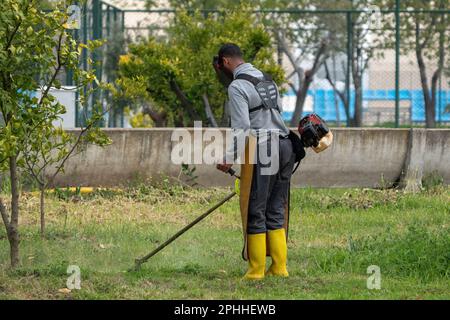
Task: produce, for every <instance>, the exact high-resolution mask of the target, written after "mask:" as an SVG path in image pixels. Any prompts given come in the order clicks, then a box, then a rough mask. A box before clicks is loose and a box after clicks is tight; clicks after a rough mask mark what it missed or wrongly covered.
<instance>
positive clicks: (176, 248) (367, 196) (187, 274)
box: [0, 184, 450, 299]
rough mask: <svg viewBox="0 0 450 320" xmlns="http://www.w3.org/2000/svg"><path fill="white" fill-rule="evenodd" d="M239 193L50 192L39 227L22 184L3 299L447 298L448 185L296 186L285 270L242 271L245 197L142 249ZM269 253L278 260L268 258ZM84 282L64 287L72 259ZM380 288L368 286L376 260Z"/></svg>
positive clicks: (0, 287) (0, 253)
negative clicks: (15, 263)
mask: <svg viewBox="0 0 450 320" xmlns="http://www.w3.org/2000/svg"><path fill="white" fill-rule="evenodd" d="M229 193H230V190H228V189H208V190H205V189H191V188H186V187H180V186H171V185H169V184H165V185H160V186H157V187H151V186H147V185H145V184H140V185H136V186H133V187H129V188H126V189H124V190H122V191H121V190H103V191H97V192H95V193H93V194H90V195H79V194H71V193H69V192H57V193H53V194H48V195H47V198H46V201H47V214H48V218H47V219H48V220H47V221H48V222H47V224H48V229H47V235H46V237H45V238H41V236H40V235H39V230H38V225H39V223H38V219H39V217H38V209H39V199H38V196H37V195H36V194H34V193H24V194H23V195H22V200H23V202H22V205H21V210H22V211H21V221H20V223H21V230H20V231H21V235H22V237H21V263H22V265H21V267H20V268H19V269H17V270H14V271H13V270H10V269H9V268H8V242H7V240H6V233H5V230H4V228H3V227H2V229H1V230H0V299H16V298H19V299H449V298H450V205H449V204H450V188H448V187H442V186H441V187H435V188H432V189H430V190H428V191H424V192H422V193H420V194H416V195H412V194H404V193H402V192H399V191H396V190H366V189H364V190H362V189H295V190H292V191H291V223H290V232H289V242H288V246H289V263H288V267H289V271H290V277H289V278H288V279H279V278H266V279H265V280H264V281H260V282H248V281H243V280H241V277H242V275H243V274H244V272H245V270H246V262H244V261H243V260H242V258H241V249H242V233H241V224H240V216H239V211H238V201H237V198H236V197H235V198H233V199H232V200H231V201H230V202H228V203H227V204H225V205H224V206H222V207H221V208H220V209H219V210H217V212H215V213H213V214H212V215H211V216H209V217H208V218H206V219H205V220H204V221H202V222H201V223H200V224H199V225H197V226H195V227H194V228H193V229H191V230H190V231H189V232H188V233H186V234H185V235H183V236H182V237H181V238H179V239H178V240H176V241H175V242H174V243H173V244H172V245H170V246H169V247H167V248H166V249H165V250H163V251H162V252H160V253H159V254H158V255H156V256H154V257H153V258H152V259H151V260H149V262H148V263H147V264H145V265H144V266H143V268H142V269H141V270H140V271H138V272H127V270H128V269H129V268H130V267H132V266H133V263H134V259H135V258H137V257H140V256H142V255H144V254H146V253H148V252H149V251H151V250H152V249H153V248H155V247H156V246H157V245H158V244H160V243H162V242H163V241H164V240H165V239H167V238H168V237H169V236H170V235H172V234H173V233H175V232H176V231H177V230H178V229H180V228H182V227H183V226H184V225H185V224H187V223H189V222H190V221H191V220H193V219H194V218H195V217H196V216H198V215H200V214H201V213H202V211H204V210H205V209H207V208H209V207H210V206H212V205H213V204H214V203H216V202H218V201H219V200H220V199H221V198H223V197H225V196H226V195H227V194H229ZM268 263H269V261H268ZM69 265H77V266H79V267H80V270H81V289H80V290H72V291H71V292H70V293H69V292H65V293H64V292H60V291H59V290H60V289H63V288H65V287H66V280H67V277H68V275H67V268H68V266H69ZM370 265H377V266H379V267H380V269H381V289H380V290H369V289H368V288H367V278H368V276H369V275H368V274H367V268H368V267H369V266H370Z"/></svg>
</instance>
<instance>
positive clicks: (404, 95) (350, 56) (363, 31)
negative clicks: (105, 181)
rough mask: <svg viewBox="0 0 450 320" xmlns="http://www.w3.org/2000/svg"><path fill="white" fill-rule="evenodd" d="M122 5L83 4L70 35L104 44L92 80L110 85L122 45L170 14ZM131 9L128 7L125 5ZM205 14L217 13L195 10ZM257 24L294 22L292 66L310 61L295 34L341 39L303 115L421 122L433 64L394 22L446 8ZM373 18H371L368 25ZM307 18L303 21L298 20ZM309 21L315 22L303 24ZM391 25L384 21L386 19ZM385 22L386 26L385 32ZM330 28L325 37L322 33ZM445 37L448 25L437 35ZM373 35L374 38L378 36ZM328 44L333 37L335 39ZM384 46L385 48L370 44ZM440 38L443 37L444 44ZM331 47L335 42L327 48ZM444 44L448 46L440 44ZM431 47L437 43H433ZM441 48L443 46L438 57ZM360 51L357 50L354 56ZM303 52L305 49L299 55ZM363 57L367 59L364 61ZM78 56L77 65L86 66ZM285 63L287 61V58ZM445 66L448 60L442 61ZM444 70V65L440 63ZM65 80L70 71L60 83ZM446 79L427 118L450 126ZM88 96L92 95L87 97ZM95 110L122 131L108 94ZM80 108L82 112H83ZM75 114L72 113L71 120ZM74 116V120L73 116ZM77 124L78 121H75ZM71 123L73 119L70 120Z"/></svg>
mask: <svg viewBox="0 0 450 320" xmlns="http://www.w3.org/2000/svg"><path fill="white" fill-rule="evenodd" d="M128 3H129V6H128V7H127V6H118V5H117V3H115V2H114V1H112V0H109V1H106V0H105V1H101V0H90V1H88V2H87V5H85V7H84V10H83V18H82V25H81V27H82V28H81V30H79V31H75V32H76V33H77V34H76V36H77V37H78V38H79V39H80V41H86V40H87V39H102V38H104V39H108V41H107V43H106V45H105V46H104V47H103V49H102V51H100V52H96V53H95V54H94V55H93V56H92V58H93V60H94V61H95V62H96V65H97V77H98V78H99V79H102V80H104V81H114V79H115V68H116V67H117V59H118V58H117V57H118V55H120V54H122V53H124V50H125V47H126V43H128V42H130V41H139V39H140V38H146V37H148V36H155V37H165V36H166V33H165V30H166V29H167V27H168V26H169V22H170V20H171V19H172V18H173V17H174V15H175V14H176V11H174V10H170V9H153V10H148V9H146V8H145V1H132V2H128ZM130 5H131V7H130ZM203 12H204V13H205V14H207V13H213V12H217V10H203ZM254 13H255V15H257V16H258V17H259V18H260V19H261V20H262V21H263V20H264V19H266V20H267V19H269V20H270V19H272V20H273V19H281V18H283V17H291V18H292V17H295V18H296V19H294V20H297V21H299V22H300V23H296V24H295V25H293V26H292V28H298V39H297V40H296V39H294V41H293V40H292V38H290V39H289V41H290V42H289V45H288V47H289V48H290V52H289V54H290V55H291V56H293V57H294V58H295V59H296V61H295V63H296V64H298V66H301V68H302V69H303V70H308V68H310V67H311V63H312V61H313V60H314V53H311V52H309V53H308V54H306V53H304V52H302V49H301V46H302V41H303V38H302V35H305V34H306V33H311V32H313V31H314V30H316V31H318V30H320V28H323V29H324V32H325V33H326V32H328V35H330V34H332V33H333V30H331V29H332V28H336V32H338V30H339V32H340V33H341V34H342V37H341V38H339V39H338V40H339V41H337V42H339V43H338V45H337V46H336V47H335V48H334V50H333V53H332V54H328V55H327V58H326V59H324V61H325V62H324V63H322V65H321V66H320V67H319V68H318V69H317V70H316V72H315V75H314V78H313V81H312V83H311V84H310V87H309V90H308V95H307V98H306V101H305V103H304V106H303V113H310V112H316V113H318V114H319V115H321V116H322V117H323V118H324V119H325V120H327V121H329V122H331V123H333V124H335V125H338V126H345V125H349V124H351V123H350V121H351V120H352V119H353V120H354V118H356V116H355V103H356V101H360V103H361V108H360V110H361V115H360V116H359V117H360V119H361V122H360V125H363V126H388V127H400V126H404V127H410V126H415V125H424V123H425V112H426V110H425V103H426V101H425V99H424V90H423V86H422V82H423V76H424V75H426V76H427V78H428V86H429V88H430V91H431V87H432V86H431V79H432V78H433V74H434V70H435V69H436V68H437V67H438V66H437V61H434V60H433V59H431V60H429V59H425V60H426V61H425V62H426V67H427V71H426V72H424V73H422V74H421V73H420V69H419V67H418V62H417V54H416V51H415V50H414V48H413V47H412V46H411V38H410V37H408V38H403V37H402V35H403V34H404V33H405V30H406V29H405V28H406V26H405V25H404V24H402V22H405V21H410V19H411V18H412V16H413V15H418V14H420V17H421V18H424V19H426V18H427V17H436V18H437V20H438V21H441V20H439V19H446V21H447V22H448V21H449V20H448V15H449V13H450V10H433V11H416V10H411V9H408V10H406V9H405V10H403V9H400V8H399V10H395V8H394V9H386V10H378V11H376V10H375V9H373V8H372V9H370V11H367V10H366V9H363V10H361V9H347V10H255V12H254ZM362 15H368V16H369V15H371V16H372V17H370V18H369V20H366V21H365V22H364V21H363V22H361V21H359V20H358V19H360V18H361V16H362ZM374 15H376V17H377V19H379V21H374V22H373V21H372V20H371V19H373V16H374ZM305 21H308V23H306V24H302V22H305ZM311 21H316V23H311ZM393 21H394V22H396V23H392V22H393ZM388 22H390V25H392V26H391V27H386V26H387V23H388ZM426 28H427V26H426V25H424V26H420V28H419V31H421V32H426V30H425V29H426ZM330 31H331V32H330ZM443 35H444V37H446V39H449V38H450V37H449V36H450V27H449V26H448V25H447V26H446V29H445V31H444V32H443ZM380 37H381V38H382V39H380ZM335 40H336V39H335ZM380 41H384V42H385V44H383V43H381V44H379V43H378V44H377V46H376V47H375V48H374V49H372V48H370V46H371V45H372V44H374V43H377V42H380ZM445 41H447V40H445ZM335 44H336V43H335ZM335 44H334V46H335ZM446 44H447V45H448V42H446ZM436 45H437V44H436ZM274 46H275V48H276V51H277V52H278V57H277V58H278V59H277V60H278V62H279V63H280V64H282V65H283V67H284V69H285V70H286V74H288V75H289V74H292V71H293V70H294V67H293V63H292V61H291V59H289V57H288V56H289V55H288V54H287V53H286V51H285V49H286V48H283V42H282V41H281V40H280V38H276V37H274ZM447 50H448V47H447V48H445V52H444V53H445V54H446V55H450V53H449V52H447ZM361 51H362V53H361ZM305 52H306V50H305ZM369 55H370V58H369ZM87 58H88V57H86V56H84V57H83V63H84V65H85V67H86V66H87V64H86V61H87ZM291 58H292V57H291ZM446 61H450V59H449V58H448V57H447V60H446ZM446 65H447V64H446ZM290 81H291V86H289V87H288V91H287V93H286V94H285V96H284V97H283V104H284V110H285V111H284V113H283V117H284V119H285V120H286V121H287V122H288V121H289V120H290V119H291V117H292V115H293V112H294V108H295V104H296V99H297V92H296V89H298V87H299V85H300V83H299V80H298V79H297V77H295V76H293V77H292V78H291V79H290ZM70 83H71V79H70V74H68V75H67V84H70ZM449 83H450V79H449V78H448V77H447V75H446V74H445V73H442V75H441V76H440V77H439V78H438V81H437V83H436V90H435V100H436V103H435V120H436V122H437V124H438V125H449V124H450V113H449V112H448V111H449V110H448V108H447V106H448V105H450V87H449ZM95 98H98V96H97V97H95ZM100 98H101V100H102V105H103V106H105V105H107V104H110V103H116V104H117V106H115V107H114V109H113V111H112V112H111V113H110V114H109V115H108V116H107V117H106V119H105V123H104V125H105V126H110V127H115V126H124V125H125V120H124V114H123V107H124V104H122V105H121V104H120V102H119V103H117V101H116V102H112V101H111V99H110V97H109V96H108V94H106V93H102V94H101V97H100ZM85 111H86V110H85ZM79 114H81V111H80V110H77V115H79ZM77 119H80V117H79V116H77ZM77 121H79V120H77ZM77 123H79V122H77Z"/></svg>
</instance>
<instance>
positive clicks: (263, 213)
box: [247, 137, 295, 234]
mask: <svg viewBox="0 0 450 320" xmlns="http://www.w3.org/2000/svg"><path fill="white" fill-rule="evenodd" d="M258 148H259V145H258ZM278 152H279V158H278V160H279V166H278V170H277V172H276V173H275V174H271V175H266V174H261V171H262V169H263V168H264V167H265V165H264V164H261V163H260V161H259V160H260V159H259V156H258V157H257V158H258V159H257V161H256V164H255V165H254V168H253V180H252V188H251V192H250V201H249V208H248V220H247V221H248V222H247V233H248V234H258V233H265V232H267V231H268V230H278V229H282V228H283V226H284V215H285V211H286V205H287V201H288V196H289V195H288V193H289V189H290V188H289V187H290V183H291V176H292V170H293V168H294V161H295V154H294V153H293V151H292V142H291V140H289V139H288V138H281V137H280V138H279V148H278ZM257 153H258V154H259V152H257Z"/></svg>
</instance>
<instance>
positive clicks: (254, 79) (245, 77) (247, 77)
mask: <svg viewBox="0 0 450 320" xmlns="http://www.w3.org/2000/svg"><path fill="white" fill-rule="evenodd" d="M263 76H264V80H266V81H273V78H272V76H271V75H270V74H267V73H265V72H263ZM235 79H236V80H246V81H248V82H250V83H251V84H253V86H255V87H256V86H257V85H258V84H259V83H260V82H262V81H263V80H261V79H259V78H257V77H253V76H251V75H248V74H245V73H241V74H239V75H238V76H237V77H236V78H235ZM264 108H265V107H264V104H261V105H259V106H257V107H254V108H250V109H249V112H250V113H252V112H256V111H258V110H261V109H264ZM275 110H277V111H278V112H280V108H279V107H278V106H277V107H276V108H275Z"/></svg>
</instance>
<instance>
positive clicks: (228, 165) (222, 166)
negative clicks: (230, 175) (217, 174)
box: [216, 163, 233, 173]
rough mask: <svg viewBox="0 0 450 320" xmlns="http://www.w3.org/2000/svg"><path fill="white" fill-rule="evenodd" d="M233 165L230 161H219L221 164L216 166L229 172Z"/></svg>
mask: <svg viewBox="0 0 450 320" xmlns="http://www.w3.org/2000/svg"><path fill="white" fill-rule="evenodd" d="M232 166H233V165H232V164H228V163H219V164H218V165H217V166H216V168H217V169H219V170H220V171H222V172H225V173H227V172H228V170H230V169H231V167H232Z"/></svg>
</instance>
